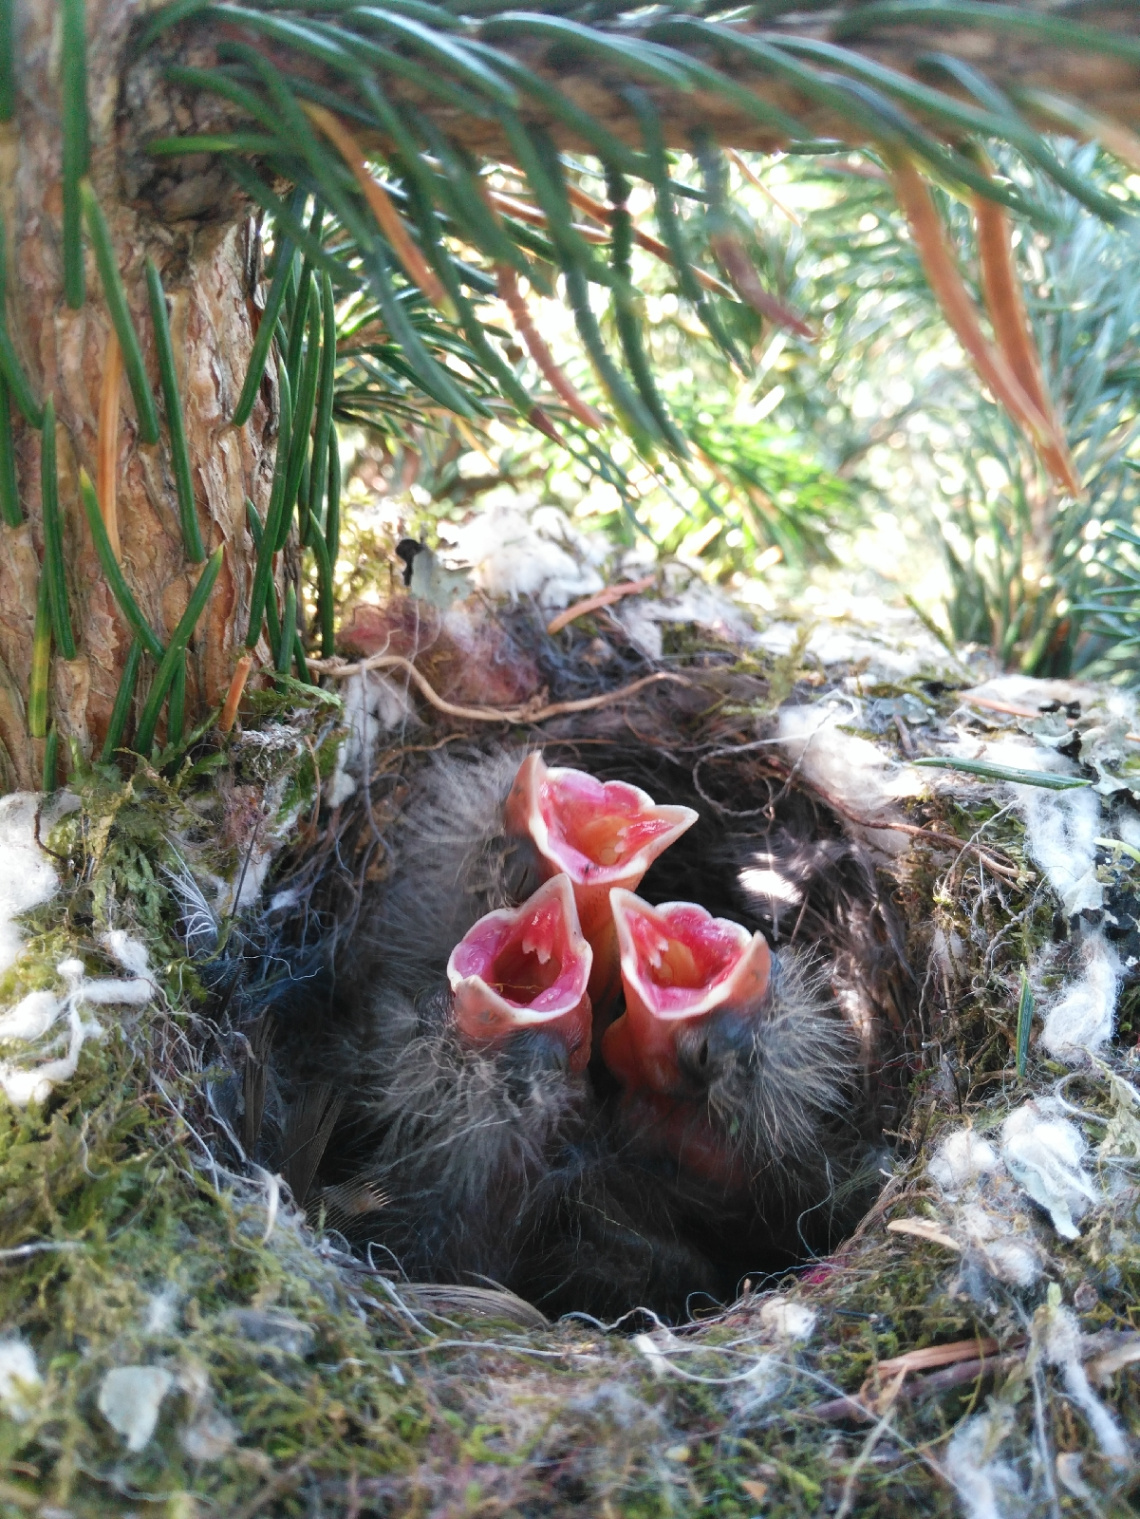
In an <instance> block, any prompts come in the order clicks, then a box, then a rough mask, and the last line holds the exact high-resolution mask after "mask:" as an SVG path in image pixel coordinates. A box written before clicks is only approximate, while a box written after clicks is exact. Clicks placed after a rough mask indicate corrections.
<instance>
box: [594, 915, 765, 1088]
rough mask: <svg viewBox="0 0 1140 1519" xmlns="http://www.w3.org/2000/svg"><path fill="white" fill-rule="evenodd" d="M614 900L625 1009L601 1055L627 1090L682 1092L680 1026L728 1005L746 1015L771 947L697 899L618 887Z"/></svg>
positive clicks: (759, 994)
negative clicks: (644, 896)
mask: <svg viewBox="0 0 1140 1519" xmlns="http://www.w3.org/2000/svg"><path fill="white" fill-rule="evenodd" d="M610 903H611V907H612V913H613V921H614V927H615V930H616V937H617V941H618V946H619V952H620V958H621V979H622V985H623V986H624V988H625V1012H624V1013H623V1014H622V1016H621V1017H620V1018H619V1019H618V1020H617V1021H616V1022H615V1023H613V1024H611V1026H610V1027H609V1028H608V1029H607V1030H606V1033H605V1035H604V1037H603V1039H602V1055H603V1057H604V1059H605V1062H606V1064H607V1065H608V1066H609V1068H610V1070H611V1071H612V1072H613V1073H614V1075H615V1076H617V1077H618V1079H619V1080H620V1081H621V1082H622V1083H623V1084H624V1085H625V1087H626V1088H627V1090H630V1091H636V1090H642V1091H644V1092H648V1093H654V1094H657V1095H659V1096H662V1097H667V1096H670V1095H680V1094H682V1093H683V1090H684V1082H683V1079H682V1076H681V1072H680V1068H679V1066H678V1062H677V1035H678V1033H679V1031H680V1030H681V1029H682V1028H685V1029H689V1028H691V1027H692V1026H693V1024H694V1023H696V1022H699V1021H700V1020H701V1019H707V1018H710V1017H711V1016H712V1015H713V1014H717V1013H722V1012H726V1011H735V1012H738V1013H739V1014H740V1016H741V1017H747V1016H748V1015H749V1014H750V1012H751V1011H752V1010H753V1009H754V1008H756V1007H757V1006H758V1004H759V1003H760V1001H761V999H762V998H763V996H764V993H765V991H766V990H767V987H768V981H769V978H770V976H771V970H772V954H771V951H770V950H769V948H768V945H767V943H766V942H765V939H764V936H763V935H762V934H750V933H749V932H748V930H747V929H746V928H742V927H741V926H740V925H739V924H738V923H730V922H729V921H728V919H727V918H714V917H713V916H712V914H711V913H708V912H706V911H705V909H704V908H703V907H698V906H697V905H696V904H695V903H693V902H669V903H667V904H666V905H665V906H663V907H650V905H649V903H648V902H643V901H642V900H641V898H640V897H635V896H634V895H633V893H632V892H631V891H622V890H616V891H612V892H611V893H610Z"/></svg>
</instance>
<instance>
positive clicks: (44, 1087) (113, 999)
mask: <svg viewBox="0 0 1140 1519" xmlns="http://www.w3.org/2000/svg"><path fill="white" fill-rule="evenodd" d="M102 942H103V944H104V947H105V948H106V949H107V950H108V951H109V952H110V953H111V954H112V956H113V957H114V958H115V959H116V960H118V962H119V964H120V965H122V966H123V968H124V969H125V970H130V971H132V972H133V974H132V975H131V976H130V977H122V976H97V977H88V975H87V974H86V971H85V969H84V966H83V962H82V960H75V959H66V960H61V961H60V962H59V964H58V965H57V966H56V971H57V973H58V975H59V976H60V978H61V979H62V980H63V982H64V983H65V984H66V987H67V991H66V993H65V994H64V995H63V996H62V997H59V996H57V995H56V994H55V993H53V992H49V991H38V992H29V993H28V995H27V996H26V997H23V998H22V999H21V1000H20V1001H19V1002H17V1003H16V1005H15V1006H14V1007H12V1008H9V1009H8V1011H7V1012H5V1013H2V1014H0V1041H3V1042H4V1043H6V1044H17V1045H21V1044H22V1045H25V1046H26V1045H29V1044H33V1043H34V1042H35V1041H36V1040H38V1039H42V1038H43V1037H44V1035H45V1034H48V1033H50V1032H51V1030H52V1028H53V1027H54V1025H55V1023H56V1022H57V1021H58V1019H59V1018H60V1016H61V1015H62V1014H63V1013H65V1012H66V1014H67V1023H68V1038H67V1049H66V1051H65V1052H64V1053H63V1054H60V1055H56V1056H55V1057H54V1058H52V1059H50V1060H42V1061H40V1062H39V1063H38V1064H34V1065H28V1064H24V1063H22V1062H21V1061H19V1060H16V1059H13V1058H10V1059H7V1060H0V1091H2V1092H3V1093H4V1095H5V1097H7V1099H8V1101H9V1102H11V1103H12V1104H14V1105H15V1106H16V1107H26V1106H27V1105H28V1103H29V1102H43V1101H45V1099H46V1098H47V1097H49V1096H50V1095H51V1093H52V1091H53V1090H54V1089H55V1088H56V1087H57V1086H60V1085H62V1083H64V1082H65V1081H70V1080H71V1078H72V1077H73V1076H74V1075H75V1072H76V1070H77V1069H78V1066H79V1056H80V1052H81V1051H82V1049H83V1045H84V1043H85V1041H86V1040H87V1039H88V1038H90V1037H91V1036H92V1035H95V1036H98V1035H99V1033H100V1029H99V1025H98V1024H97V1023H95V1022H89V1021H86V1020H85V1019H84V1018H83V1017H82V1014H81V1012H80V1009H81V1008H82V1007H85V1006H89V1007H145V1006H146V1005H147V1003H149V1002H150V1001H151V1000H152V999H153V997H154V996H155V994H156V991H157V988H156V986H155V982H154V979H153V975H152V972H151V970H150V962H149V959H148V956H147V951H146V946H145V945H144V944H143V943H142V942H141V941H140V940H138V939H134V938H132V937H131V936H130V935H129V934H128V933H126V932H125V931H124V930H123V929H112V930H111V931H110V932H109V933H107V934H105V935H104V936H103V941H102Z"/></svg>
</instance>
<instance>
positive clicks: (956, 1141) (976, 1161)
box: [926, 1129, 1001, 1198]
mask: <svg viewBox="0 0 1140 1519" xmlns="http://www.w3.org/2000/svg"><path fill="white" fill-rule="evenodd" d="M1000 1166H1001V1160H1000V1158H999V1156H998V1152H997V1151H996V1150H995V1149H994V1147H993V1145H992V1144H990V1142H989V1141H988V1140H986V1139H983V1138H982V1137H981V1135H980V1134H975V1132H974V1131H973V1129H955V1130H954V1131H953V1133H951V1134H948V1135H947V1136H946V1138H945V1139H943V1140H942V1141H941V1142H940V1143H939V1145H938V1147H937V1149H936V1150H935V1151H934V1154H933V1155H932V1156H931V1157H930V1160H929V1161H928V1162H927V1167H926V1169H927V1171H928V1173H929V1174H930V1176H931V1177H932V1178H933V1179H934V1180H935V1181H936V1182H937V1183H938V1185H939V1187H941V1189H942V1191H943V1192H944V1193H945V1194H946V1196H947V1197H951V1198H953V1197H957V1196H958V1195H959V1194H960V1193H962V1192H964V1191H965V1190H966V1188H967V1187H969V1186H970V1185H971V1184H972V1183H974V1182H976V1181H977V1180H978V1179H979V1177H982V1176H988V1175H990V1174H991V1173H992V1172H994V1171H996V1170H998V1169H999V1168H1000Z"/></svg>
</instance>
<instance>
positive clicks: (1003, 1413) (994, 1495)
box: [945, 1404, 1028, 1519]
mask: <svg viewBox="0 0 1140 1519" xmlns="http://www.w3.org/2000/svg"><path fill="white" fill-rule="evenodd" d="M1012 1426H1013V1414H1012V1411H1011V1410H1010V1409H1009V1408H1008V1407H1007V1406H1006V1405H1004V1404H995V1405H992V1406H991V1407H990V1408H988V1409H986V1411H985V1412H984V1413H980V1414H974V1416H973V1417H972V1418H969V1419H966V1420H964V1421H963V1422H962V1423H961V1424H959V1426H958V1428H957V1429H956V1430H955V1431H954V1433H953V1435H952V1436H951V1437H950V1442H949V1444H948V1445H947V1447H946V1457H945V1470H946V1475H947V1477H949V1479H950V1481H951V1482H952V1483H953V1484H954V1487H955V1488H956V1489H957V1493H958V1497H959V1499H960V1500H961V1503H962V1508H963V1510H964V1511H965V1513H966V1516H967V1519H1012V1516H1013V1515H1018V1516H1020V1515H1022V1514H1024V1513H1026V1511H1027V1501H1028V1495H1027V1494H1026V1491H1025V1488H1024V1486H1023V1485H1022V1482H1021V1479H1020V1477H1019V1476H1018V1474H1017V1470H1016V1468H1015V1467H1014V1466H1012V1465H1011V1464H1010V1463H1009V1462H1008V1461H1003V1460H1001V1459H1000V1458H999V1456H998V1451H999V1450H1000V1448H1001V1444H1002V1441H1003V1440H1004V1439H1005V1437H1006V1435H1008V1434H1009V1432H1010V1429H1011V1428H1012Z"/></svg>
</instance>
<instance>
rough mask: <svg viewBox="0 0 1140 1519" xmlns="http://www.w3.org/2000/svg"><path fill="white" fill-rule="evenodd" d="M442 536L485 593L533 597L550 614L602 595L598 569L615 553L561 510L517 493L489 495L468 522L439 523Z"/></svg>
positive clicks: (452, 555)
mask: <svg viewBox="0 0 1140 1519" xmlns="http://www.w3.org/2000/svg"><path fill="white" fill-rule="evenodd" d="M444 536H447V538H448V539H449V541H450V543H451V545H452V552H451V554H449V556H448V557H449V558H454V559H456V560H459V561H462V562H463V563H464V564H466V565H468V566H470V574H471V579H472V581H473V582H474V584H475V585H476V586H477V587H478V588H479V589H480V590H481V591H485V592H486V593H487V595H489V596H505V597H508V598H509V599H510V600H512V601H517V600H518V598H519V597H520V596H533V597H534V599H535V600H536V601H537V602H538V604H539V606H541V607H544V608H545V609H546V610H548V611H556V610H558V609H559V608H561V607H565V606H569V604H570V603H571V602H572V601H576V600H578V599H579V598H580V597H582V596H592V595H593V594H594V592H595V591H600V590H601V589H602V586H603V585H604V584H605V581H604V580H603V578H602V575H601V573H600V569H601V566H602V565H603V564H605V562H606V560H607V559H609V558H610V556H611V554H612V552H613V550H612V547H611V545H610V543H609V541H608V540H607V539H606V538H604V537H603V536H602V535H601V534H599V533H584V532H582V531H581V529H580V528H578V527H576V526H575V525H574V523H573V522H571V520H570V518H569V517H567V515H566V513H565V512H563V511H561V510H560V509H559V508H558V507H556V506H538V505H537V504H536V503H535V502H534V500H533V498H531V497H527V496H518V495H515V494H514V493H513V492H511V493H510V494H509V495H507V496H505V497H503V498H501V499H497V498H496V493H494V492H488V493H487V495H485V496H484V497H483V502H482V509H481V510H480V511H479V512H477V513H476V514H475V515H474V516H473V517H472V519H471V521H470V522H467V523H464V524H463V525H462V526H458V527H449V526H446V525H443V524H441V526H440V537H441V538H442V537H444Z"/></svg>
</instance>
